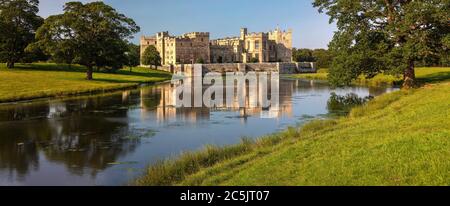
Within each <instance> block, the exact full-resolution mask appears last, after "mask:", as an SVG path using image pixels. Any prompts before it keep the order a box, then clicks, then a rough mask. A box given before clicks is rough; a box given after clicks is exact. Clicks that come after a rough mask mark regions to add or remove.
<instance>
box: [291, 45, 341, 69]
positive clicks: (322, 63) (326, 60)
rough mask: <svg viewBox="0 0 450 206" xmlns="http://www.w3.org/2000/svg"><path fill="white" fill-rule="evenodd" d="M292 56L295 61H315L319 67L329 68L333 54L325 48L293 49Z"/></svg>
mask: <svg viewBox="0 0 450 206" xmlns="http://www.w3.org/2000/svg"><path fill="white" fill-rule="evenodd" d="M292 58H293V59H294V61H296V62H316V63H317V66H318V67H319V68H329V67H330V66H331V62H332V61H333V55H332V54H331V52H329V51H328V50H326V49H314V50H313V49H295V48H294V49H293V51H292Z"/></svg>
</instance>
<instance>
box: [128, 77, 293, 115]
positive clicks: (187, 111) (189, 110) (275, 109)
mask: <svg viewBox="0 0 450 206" xmlns="http://www.w3.org/2000/svg"><path fill="white" fill-rule="evenodd" d="M275 82H276V84H274V85H272V84H271V83H270V82H269V83H267V84H266V85H267V91H265V92H264V91H262V89H266V88H263V87H260V86H259V85H260V84H259V83H258V84H257V85H258V86H257V87H256V88H253V89H255V90H254V92H251V91H250V90H251V89H252V88H250V87H249V83H248V82H246V84H245V87H240V88H239V87H238V86H237V85H233V86H232V87H233V89H234V92H233V93H234V94H233V95H232V98H231V100H232V102H231V103H228V104H227V100H226V97H227V92H226V91H227V88H226V87H224V88H223V101H222V103H221V104H220V105H216V106H215V107H213V108H209V107H205V106H204V105H203V106H202V107H177V106H176V105H177V101H180V100H179V98H177V89H176V88H177V86H179V85H180V83H179V82H177V83H172V84H165V85H161V86H159V87H158V88H145V89H141V90H140V93H141V102H140V107H141V108H142V116H143V117H147V116H148V115H150V114H151V113H155V112H156V119H157V120H158V121H159V122H167V121H169V122H170V121H175V120H180V119H181V120H183V121H185V122H187V123H195V122H196V121H198V120H200V119H201V120H209V119H210V116H211V113H212V112H216V111H229V112H238V113H239V117H240V119H241V120H242V121H243V122H245V120H246V117H249V116H253V117H259V118H281V117H282V116H284V115H285V116H288V117H291V116H292V115H293V112H292V99H291V97H292V93H293V92H294V89H295V87H296V85H292V83H291V82H283V81H281V82H280V81H279V80H277V81H275ZM224 85H225V83H224ZM273 87H277V88H273ZM195 89H198V88H194V87H193V88H192V90H195ZM199 89H202V90H203V91H205V90H206V89H207V87H206V86H205V87H203V88H199ZM272 89H275V90H276V91H279V98H276V99H274V98H272V95H271V91H272ZM238 90H241V91H238ZM239 94H242V95H241V96H239ZM266 94H267V95H266ZM128 95H130V93H129V92H124V93H123V99H127V98H128V97H127V96H128ZM150 95H159V96H160V98H159V99H160V100H159V103H158V106H157V107H156V110H155V108H151V107H147V106H146V105H147V104H146V98H142V97H148V96H150ZM190 95H191V98H190V99H191V100H192V105H193V104H194V103H193V101H194V100H193V99H194V92H191V93H190ZM263 95H266V96H267V97H264V96H263ZM276 95H278V94H276ZM240 98H242V99H243V104H242V103H240V101H239V99H240ZM263 98H267V99H268V100H274V101H272V104H271V105H270V106H268V107H262V106H261V102H262V99H263ZM275 100H277V101H275ZM252 105H256V106H252Z"/></svg>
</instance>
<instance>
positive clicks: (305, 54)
mask: <svg viewBox="0 0 450 206" xmlns="http://www.w3.org/2000/svg"><path fill="white" fill-rule="evenodd" d="M292 58H293V59H294V61H296V62H315V61H316V58H314V56H313V53H312V50H311V49H295V48H294V49H293V50H292Z"/></svg>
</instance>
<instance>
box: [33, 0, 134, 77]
mask: <svg viewBox="0 0 450 206" xmlns="http://www.w3.org/2000/svg"><path fill="white" fill-rule="evenodd" d="M138 31H139V27H138V26H137V25H136V23H135V22H134V21H133V20H132V19H130V18H128V17H126V16H125V15H123V14H120V13H118V12H117V11H116V10H115V9H114V8H112V7H110V6H108V5H106V4H105V3H103V2H92V3H86V4H82V3H80V2H69V3H66V5H65V7H64V13H63V14H60V15H54V16H50V17H48V18H47V19H46V20H45V22H44V24H43V25H42V26H41V27H40V28H39V29H38V31H37V33H36V39H37V40H38V41H37V42H36V43H35V44H33V45H32V46H34V47H39V48H42V50H44V51H45V52H46V53H47V54H49V55H51V56H52V58H53V60H55V61H56V62H64V63H77V64H80V65H84V66H86V67H87V68H88V69H87V79H89V80H91V79H92V72H93V68H94V67H95V68H97V69H106V70H117V69H119V68H122V66H123V65H125V64H127V62H128V59H127V56H126V52H127V51H128V43H127V41H126V39H128V38H131V37H132V35H133V34H134V33H136V32H138Z"/></svg>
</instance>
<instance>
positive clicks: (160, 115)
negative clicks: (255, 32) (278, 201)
mask: <svg viewBox="0 0 450 206" xmlns="http://www.w3.org/2000/svg"><path fill="white" fill-rule="evenodd" d="M173 89H174V87H173V85H171V84H170V83H167V84H161V85H157V86H148V87H142V88H139V89H136V90H129V91H120V92H115V93H111V94H106V95H95V96H83V97H73V98H68V99H50V100H39V101H31V102H23V103H16V104H3V105H0V185H124V184H127V183H128V182H129V181H130V180H132V179H133V178H135V177H137V176H139V175H140V174H142V173H143V172H144V171H145V169H146V166H148V165H149V164H152V163H154V162H155V161H158V160H161V159H165V158H168V157H172V156H176V155H177V154H180V153H181V152H182V151H192V150H197V149H200V148H202V147H203V146H205V145H211V144H213V145H228V144H235V143H239V141H240V140H241V139H242V137H249V138H258V137H260V136H263V135H266V134H271V133H274V132H277V131H281V130H284V129H286V128H287V127H288V126H295V125H301V124H303V123H305V122H306V121H309V120H311V119H312V118H327V117H329V116H332V115H339V114H340V111H337V110H336V109H335V108H333V109H331V108H329V107H328V106H327V103H328V101H329V99H330V96H331V94H332V92H335V93H336V94H338V95H346V94H349V93H355V94H357V95H358V96H360V97H366V96H378V95H381V94H383V93H386V92H390V91H393V90H395V89H394V88H385V87H376V88H373V87H370V88H369V87H363V86H353V87H348V88H345V89H331V88H330V87H329V86H328V85H327V84H326V83H323V82H319V81H309V80H291V79H285V78H283V79H280V109H279V110H278V111H277V113H276V114H273V113H271V112H270V111H265V110H263V109H258V108H253V109H249V108H235V109H232V108H228V109H220V108H216V109H209V108H182V109H180V108H175V107H173V106H171V105H170V102H171V101H172V99H173V96H172V95H171V94H172V90H173Z"/></svg>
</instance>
